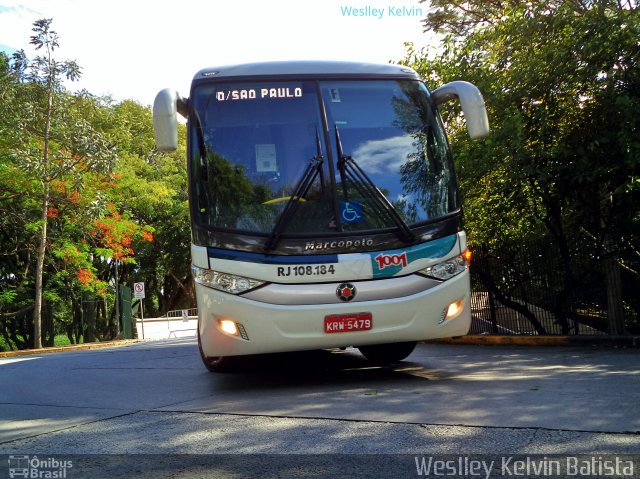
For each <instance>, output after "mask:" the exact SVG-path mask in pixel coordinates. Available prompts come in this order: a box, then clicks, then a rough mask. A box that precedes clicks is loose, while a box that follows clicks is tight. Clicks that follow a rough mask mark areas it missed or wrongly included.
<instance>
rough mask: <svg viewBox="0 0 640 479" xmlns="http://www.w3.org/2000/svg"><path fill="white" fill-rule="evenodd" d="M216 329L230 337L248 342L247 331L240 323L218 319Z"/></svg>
mask: <svg viewBox="0 0 640 479" xmlns="http://www.w3.org/2000/svg"><path fill="white" fill-rule="evenodd" d="M218 329H219V330H220V331H222V332H223V333H226V334H228V335H230V336H238V337H240V338H242V339H245V340H247V341H248V340H249V335H248V334H247V330H246V329H245V328H244V326H243V325H242V324H241V323H236V322H235V321H233V320H231V319H219V320H218Z"/></svg>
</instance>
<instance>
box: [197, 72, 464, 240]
mask: <svg viewBox="0 0 640 479" xmlns="http://www.w3.org/2000/svg"><path fill="white" fill-rule="evenodd" d="M191 99H192V100H191V101H192V105H193V111H192V116H191V118H190V134H191V145H192V147H191V158H190V162H191V165H190V167H191V175H192V183H191V185H192V186H191V187H192V200H193V204H194V207H193V208H194V216H195V217H194V221H195V223H196V224H198V225H201V226H204V227H207V228H210V229H219V230H236V231H242V232H244V233H245V234H246V233H249V234H259V235H261V236H264V235H267V236H268V235H271V236H272V239H273V236H275V235H276V234H284V235H287V234H295V235H297V236H298V235H305V234H309V235H313V234H318V233H321V234H324V235H327V234H331V233H335V234H336V235H344V234H345V233H346V234H349V233H361V232H364V231H369V232H371V231H377V230H394V229H399V230H401V229H402V228H403V225H404V226H405V227H406V228H405V230H408V231H409V233H410V228H411V227H413V226H415V225H419V224H421V223H424V222H425V221H429V220H433V219H437V218H438V217H441V216H443V215H446V214H448V213H451V212H453V211H455V210H456V209H457V208H458V207H459V200H458V195H457V189H456V184H455V179H454V175H453V166H452V162H451V158H450V153H449V148H448V144H447V141H446V138H445V134H444V131H443V126H442V124H441V121H440V118H439V116H438V115H437V114H436V113H435V112H434V110H433V108H432V106H431V103H430V100H429V92H428V90H427V89H426V87H425V86H424V85H423V84H422V83H421V82H419V81H413V80H370V79H367V80H339V81H337V80H336V81H306V80H304V81H289V80H286V81H261V82H213V83H204V84H199V85H197V86H196V87H195V88H194V91H193V92H192V96H191ZM407 225H408V226H407ZM405 233H406V231H405Z"/></svg>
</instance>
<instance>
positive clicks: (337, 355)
mask: <svg viewBox="0 0 640 479" xmlns="http://www.w3.org/2000/svg"><path fill="white" fill-rule="evenodd" d="M0 385H1V387H0V454H4V455H33V454H38V455H39V456H40V457H44V456H43V455H49V456H51V455H58V456H59V455H131V454H155V455H156V456H149V457H144V459H136V463H137V464H142V463H145V461H146V462H147V463H148V464H147V466H140V467H139V468H138V469H139V470H149V468H150V467H151V465H152V464H153V465H154V466H155V468H156V469H155V472H154V474H153V475H152V476H149V477H258V476H260V477H334V475H333V472H335V471H333V469H332V468H331V465H330V464H328V463H327V461H329V462H331V458H334V459H336V458H340V461H338V462H339V463H340V466H339V467H340V470H344V468H345V467H347V465H348V464H350V463H354V464H355V465H354V467H355V468H356V469H358V468H360V469H361V468H362V464H366V465H368V467H369V475H366V476H358V475H357V474H353V473H352V474H350V477H392V475H390V474H391V473H387V472H384V473H383V471H385V470H386V469H385V468H389V467H392V466H393V465H394V464H395V462H394V461H396V460H399V461H401V462H407V464H408V463H411V464H413V457H408V456H411V455H425V454H430V455H451V456H452V457H458V456H460V455H461V454H462V455H470V454H479V455H502V456H504V455H509V454H519V455H530V454H537V455H541V456H538V457H543V456H544V455H578V454H635V455H640V406H639V405H640V354H639V351H638V350H637V349H613V348H588V347H527V346H472V345H444V344H423V345H419V346H418V348H417V349H416V351H415V352H414V353H413V354H412V355H411V356H410V357H409V358H408V360H407V361H405V362H403V363H400V364H398V365H395V366H393V367H375V366H372V365H371V364H370V363H368V362H367V361H366V360H364V358H362V357H361V356H360V355H359V354H358V353H357V351H356V350H347V351H332V352H328V351H318V352H308V353H291V354H283V355H276V356H270V357H256V358H252V359H251V360H250V361H248V362H247V364H246V366H245V368H244V369H243V370H242V371H241V372H238V373H235V374H212V373H209V372H207V371H206V370H205V369H204V367H203V366H202V365H201V363H200V358H199V356H198V352H197V344H196V342H195V340H193V339H178V340H172V341H162V342H147V343H139V344H132V345H128V346H122V347H117V348H109V349H99V350H91V351H77V352H65V353H56V354H47V355H40V356H37V355H35V356H22V357H15V358H7V359H0ZM184 454H190V455H201V456H191V457H192V458H199V459H200V461H195V460H188V461H185V459H184V457H185V456H175V455H184ZM211 454H216V455H220V456H211ZM238 454H240V455H241V456H238ZM270 454H277V455H282V454H285V455H286V457H287V458H289V459H287V460H288V461H289V462H290V461H293V460H294V459H292V458H296V457H298V458H303V459H299V460H303V461H304V462H305V463H306V464H309V463H313V464H315V462H314V461H317V464H316V466H314V467H310V466H307V467H304V466H303V465H295V467H294V470H295V471H296V472H295V474H292V475H287V474H286V471H285V469H284V468H283V467H276V466H274V464H277V463H278V461H274V460H271V461H267V463H268V464H271V466H272V467H275V472H273V473H272V474H270V473H269V471H268V469H265V466H264V464H265V462H264V460H260V459H259V458H263V459H264V458H265V457H271V456H264V455H270ZM157 455H160V456H157ZM222 455H230V456H222ZM255 455H259V456H255ZM295 455H299V456H295ZM342 455H346V456H345V457H347V459H344V457H343V456H342ZM367 455H372V456H367ZM389 455H404V456H399V457H393V456H389ZM407 455H408V456H407ZM56 457H57V456H56ZM74 457H75V456H74ZM86 457H91V458H92V459H91V461H90V464H84V465H83V467H84V471H85V475H82V474H80V473H79V472H80V471H79V468H76V469H75V470H74V471H73V472H74V473H77V474H76V475H73V476H72V475H71V474H70V475H68V476H67V477H98V476H97V475H95V474H97V471H102V472H104V471H105V470H110V471H111V472H110V474H109V476H110V477H128V476H127V474H128V471H129V470H130V467H131V461H130V460H124V461H123V460H122V456H114V457H116V458H117V459H113V458H111V457H110V456H86ZM140 457H142V456H140ZM212 457H218V459H217V462H216V464H220V463H222V464H223V466H224V467H223V468H222V471H223V473H220V471H219V470H218V473H216V474H214V475H211V474H212V470H213V469H212V467H213V466H212V465H211V464H210V463H209V462H208V461H210V460H211V458H212ZM239 457H242V458H243V460H242V461H241V462H242V465H241V466H240V465H238V460H237V458H239ZM275 457H285V456H275ZM544 457H546V456H544ZM149 458H153V459H152V460H151V459H149ZM161 458H165V459H161ZM167 458H169V459H167ZM170 458H174V459H170ZM256 458H258V459H256ZM223 459H225V460H229V461H231V462H232V463H233V464H226V463H225V462H224V460H223ZM113 460H115V461H116V463H117V464H116V465H114V464H113V463H110V462H109V461H112V462H113ZM296 460H297V459H296ZM336 460H337V459H336ZM118 461H119V462H118ZM221 461H222V462H221ZM256 461H258V462H256ZM76 463H77V461H76ZM109 464H111V465H110V466H109ZM187 464H189V467H188V466H187ZM198 464H200V465H199V466H198ZM203 464H204V465H203ZM207 464H208V465H207ZM358 464H360V466H358ZM159 465H162V467H160V466H159ZM289 466H291V464H289V463H288V464H287V467H289ZM638 466H639V467H640V463H639V464H638ZM3 467H4V466H3V465H2V463H0V477H2V474H3ZM158 467H160V469H159V470H158ZM220 467H222V466H220ZM246 467H249V468H250V469H249V470H250V471H252V472H247V470H244V469H243V470H241V468H246ZM291 467H293V466H291ZM371 467H374V470H375V471H377V472H379V473H380V475H378V474H374V475H372V474H371V473H370V472H371ZM410 467H412V468H413V476H411V477H415V473H416V471H415V466H413V465H411V466H410ZM105 468H106V469H105ZM109 468H111V469H109ZM194 468H195V469H194ZM198 468H199V469H198ZM319 468H320V469H319ZM319 470H320V471H324V472H323V473H318V471H319ZM358 470H359V469H358ZM163 471H164V472H167V471H171V473H168V472H167V473H166V474H165V475H164V476H163V474H162V472H163ZM225 471H226V472H225ZM332 471H333V472H332ZM466 472H467V473H469V471H466ZM637 472H638V471H637V470H636V471H634V474H635V473H637ZM325 473H326V474H325ZM119 474H120V475H119ZM323 474H325V475H323ZM467 476H468V477H469V476H472V474H467ZM104 477H106V476H104ZM138 477H142V476H140V475H139V476H138ZM393 477H403V476H402V475H398V474H393ZM636 477H637V476H636Z"/></svg>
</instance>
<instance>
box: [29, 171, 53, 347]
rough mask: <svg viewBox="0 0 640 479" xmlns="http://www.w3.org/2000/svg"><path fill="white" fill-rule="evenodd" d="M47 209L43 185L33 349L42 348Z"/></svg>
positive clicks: (46, 194)
mask: <svg viewBox="0 0 640 479" xmlns="http://www.w3.org/2000/svg"><path fill="white" fill-rule="evenodd" d="M48 209H49V185H48V184H46V183H45V185H44V194H43V195H42V216H41V221H42V229H41V230H40V242H39V244H38V258H37V260H36V281H35V283H36V284H35V302H34V307H33V345H32V346H33V347H34V348H36V349H39V348H42V285H43V276H44V257H45V254H46V251H47V223H48V217H47V212H48Z"/></svg>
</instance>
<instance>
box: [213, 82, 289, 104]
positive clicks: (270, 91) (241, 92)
mask: <svg viewBox="0 0 640 479" xmlns="http://www.w3.org/2000/svg"><path fill="white" fill-rule="evenodd" d="M271 98H275V99H286V98H302V87H292V86H273V87H269V88H234V89H229V90H218V91H216V100H217V101H239V100H264V99H271Z"/></svg>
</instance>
